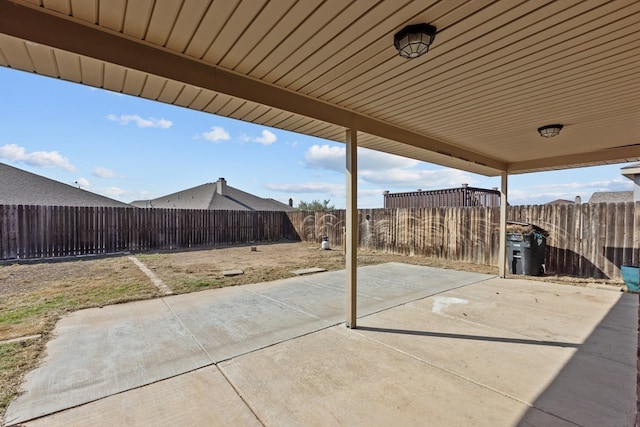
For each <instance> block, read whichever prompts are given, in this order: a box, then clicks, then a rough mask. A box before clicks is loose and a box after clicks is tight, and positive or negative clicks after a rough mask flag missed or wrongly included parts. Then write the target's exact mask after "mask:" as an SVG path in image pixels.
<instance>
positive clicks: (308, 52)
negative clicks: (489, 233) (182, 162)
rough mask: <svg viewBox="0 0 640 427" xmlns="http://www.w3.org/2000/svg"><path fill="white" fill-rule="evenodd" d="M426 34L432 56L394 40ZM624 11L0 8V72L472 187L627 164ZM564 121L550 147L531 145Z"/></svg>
mask: <svg viewBox="0 0 640 427" xmlns="http://www.w3.org/2000/svg"><path fill="white" fill-rule="evenodd" d="M420 22H427V23H430V24H431V25H434V26H435V27H437V29H438V32H437V35H436V38H435V42H434V44H433V45H432V46H431V49H430V51H429V53H428V54H427V55H425V56H423V57H420V58H418V59H414V60H405V59H402V58H400V57H399V56H398V55H397V52H396V51H395V49H394V48H393V34H394V33H395V32H397V31H398V30H399V29H401V28H403V27H404V26H405V25H408V24H414V23H420ZM639 39H640V2H638V1H635V0H613V1H603V0H585V1H579V0H562V1H550V0H527V1H518V0H502V1H491V0H469V1H463V0H442V1H438V0H415V1H414V0H381V1H372V0H352V1H346V0H323V1H320V0H318V1H306V0H305V1H295V0H271V1H268V0H250V1H239V0H235V1H234V0H183V1H178V0H175V1H173V0H172V1H163V0H155V1H154V0H128V1H127V0H29V1H27V0H16V1H12V0H0V65H3V66H5V67H11V68H15V69H19V70H24V71H27V72H32V73H37V74H41V75H45V76H50V77H54V78H60V79H64V80H69V81H72V82H77V83H82V84H86V85H89V86H95V87H101V88H105V89H108V90H112V91H116V92H121V93H126V94H129V95H133V96H139V97H143V98H147V99H152V100H157V101H160V102H164V103H168V104H173V105H178V106H182V107H185V108H190V109H194V110H198V111H204V112H208V113H212V114H217V115H222V116H226V117H232V118H236V119H239V120H244V121H249V122H253V123H258V124H261V125H266V126H272V127H275V128H281V129H286V130H290V131H294V132H301V133H305V134H309V135H313V136H317V137H320V138H326V139H330V140H334V141H344V137H345V128H347V127H349V126H353V125H355V126H357V128H358V130H359V131H360V136H359V145H361V146H365V147H368V148H372V149H376V150H380V151H384V152H388V153H394V154H399V155H402V156H406V157H411V158H415V159H419V160H423V161H427V162H432V163H437V164H441V165H444V166H450V167H455V168H458V169H464V170H468V171H471V172H476V173H481V174H485V175H496V174H499V173H500V172H501V171H508V172H509V173H522V172H529V171H540V170H551V169H559V168H567V167H575V166H584V165H596V164H605V163H619V162H626V161H638V160H640V137H639V135H640V79H639V78H638V71H637V70H638V68H639V66H640V40H639ZM551 123H562V124H564V126H565V127H564V129H563V130H562V132H561V134H560V135H559V136H557V137H555V138H553V139H543V138H541V137H540V136H539V135H538V134H537V131H536V129H537V128H538V127H540V126H543V125H547V124H551Z"/></svg>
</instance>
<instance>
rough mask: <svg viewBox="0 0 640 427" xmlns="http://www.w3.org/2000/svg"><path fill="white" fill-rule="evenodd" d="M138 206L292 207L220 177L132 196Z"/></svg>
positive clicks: (290, 208) (268, 209)
mask: <svg viewBox="0 0 640 427" xmlns="http://www.w3.org/2000/svg"><path fill="white" fill-rule="evenodd" d="M131 205H133V206H136V207H139V208H172V209H209V210H234V211H237V210H240V211H289V210H295V209H294V208H293V207H291V206H289V205H286V204H284V203H281V202H278V201H277V200H274V199H263V198H262V197H258V196H254V195H253V194H249V193H246V192H244V191H242V190H238V189H237V188H234V187H231V186H229V185H227V181H226V180H225V179H224V178H220V179H218V181H216V182H209V183H207V184H202V185H199V186H197V187H193V188H189V189H186V190H183V191H178V192H177V193H172V194H168V195H166V196H163V197H158V198H156V199H151V200H136V201H133V202H131Z"/></svg>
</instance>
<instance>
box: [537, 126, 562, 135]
mask: <svg viewBox="0 0 640 427" xmlns="http://www.w3.org/2000/svg"><path fill="white" fill-rule="evenodd" d="M561 130H562V125H547V126H542V127H541V128H538V133H539V134H540V136H543V137H545V138H553V137H554V136H556V135H557V134H559V133H560V131H561Z"/></svg>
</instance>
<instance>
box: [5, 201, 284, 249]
mask: <svg viewBox="0 0 640 427" xmlns="http://www.w3.org/2000/svg"><path fill="white" fill-rule="evenodd" d="M286 237H289V238H292V239H293V238H295V235H294V230H293V228H292V227H291V224H290V222H289V221H288V219H287V218H286V216H284V215H283V213H282V212H249V211H211V210H181V209H136V208H108V207H96V208H89V207H70V206H22V205H19V206H16V205H0V259H5V260H6V259H32V258H49V257H63V256H77V255H90V254H105V253H115V252H120V251H134V252H138V251H148V250H163V249H179V248H191V247H197V246H214V245H229V244H238V243H247V242H254V241H260V242H262V241H273V240H280V239H282V238H286Z"/></svg>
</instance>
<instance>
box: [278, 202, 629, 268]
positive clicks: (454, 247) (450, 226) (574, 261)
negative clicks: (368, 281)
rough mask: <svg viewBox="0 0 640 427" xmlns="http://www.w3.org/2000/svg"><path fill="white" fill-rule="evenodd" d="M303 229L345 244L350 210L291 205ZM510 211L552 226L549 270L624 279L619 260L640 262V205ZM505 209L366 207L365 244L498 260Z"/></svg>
mask: <svg viewBox="0 0 640 427" xmlns="http://www.w3.org/2000/svg"><path fill="white" fill-rule="evenodd" d="M288 216H289V217H290V219H291V223H292V224H293V225H294V227H295V229H296V232H297V234H298V236H299V237H300V238H301V239H302V240H304V241H315V242H319V241H320V240H321V239H322V236H323V235H326V236H328V238H329V242H330V244H331V245H332V246H334V247H335V246H341V245H342V244H343V228H344V224H345V212H344V211H332V212H290V213H288ZM507 218H508V219H509V220H511V221H519V222H527V223H531V224H534V225H537V226H539V227H541V228H543V229H544V230H546V231H547V232H548V237H547V239H546V250H545V269H546V271H547V272H549V273H556V274H565V275H574V276H580V277H594V278H616V279H619V278H621V273H620V266H621V265H623V264H639V263H640V253H639V248H640V204H634V203H632V202H629V203H597V204H577V205H574V204H558V205H535V206H509V207H508V208H507ZM499 219H500V208H484V207H461V208H409V209H371V210H360V211H359V221H358V223H359V229H358V245H359V247H362V248H368V249H373V250H379V251H384V252H391V253H397V254H404V255H423V256H430V257H437V258H446V259H450V260H457V261H463V262H470V263H475V264H488V265H495V266H497V265H498V247H499V243H500V236H499V229H498V227H499Z"/></svg>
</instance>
